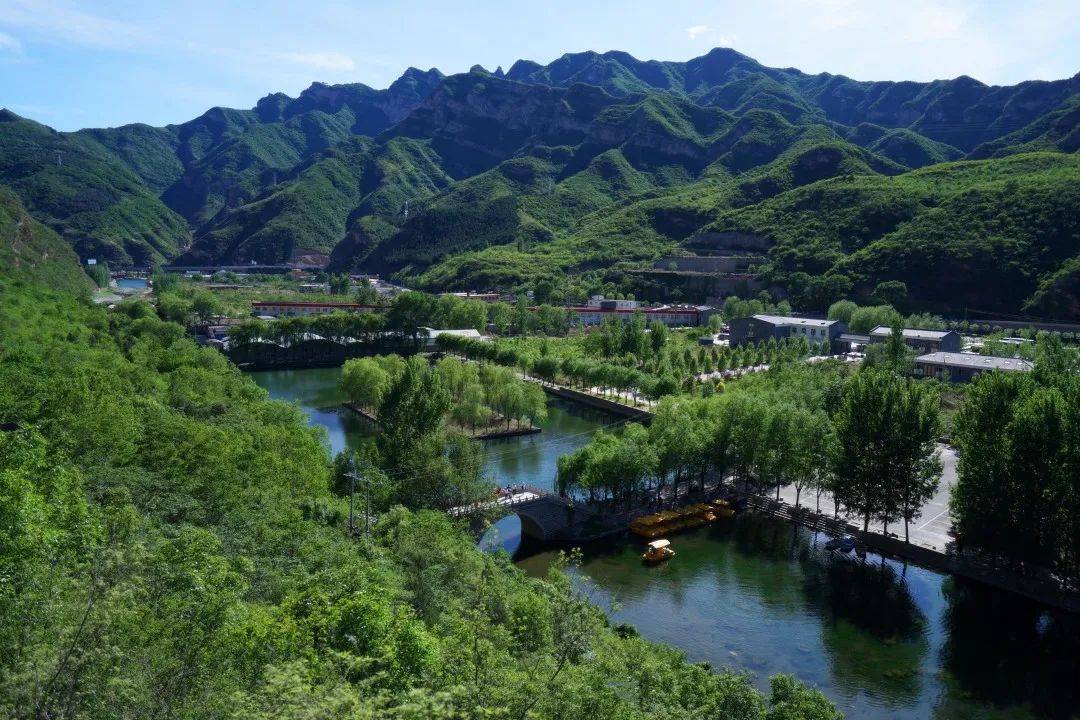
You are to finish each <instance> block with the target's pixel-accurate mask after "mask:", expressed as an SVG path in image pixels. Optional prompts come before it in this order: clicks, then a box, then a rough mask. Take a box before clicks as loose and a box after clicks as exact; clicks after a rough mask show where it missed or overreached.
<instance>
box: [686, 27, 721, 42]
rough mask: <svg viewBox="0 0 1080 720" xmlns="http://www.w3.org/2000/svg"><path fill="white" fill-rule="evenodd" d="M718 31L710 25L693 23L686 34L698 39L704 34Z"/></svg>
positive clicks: (692, 38)
mask: <svg viewBox="0 0 1080 720" xmlns="http://www.w3.org/2000/svg"><path fill="white" fill-rule="evenodd" d="M713 32H716V28H714V27H711V26H709V25H693V26H691V27H688V28H686V34H687V35H688V36H689V37H690V39H691V40H697V39H698V38H699V37H701V36H702V35H708V34H709V33H713Z"/></svg>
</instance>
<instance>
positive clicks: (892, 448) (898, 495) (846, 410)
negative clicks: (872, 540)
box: [833, 369, 941, 531]
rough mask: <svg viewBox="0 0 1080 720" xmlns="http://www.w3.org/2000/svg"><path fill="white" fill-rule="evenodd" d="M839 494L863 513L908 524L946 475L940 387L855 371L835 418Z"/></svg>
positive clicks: (866, 521)
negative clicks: (938, 447)
mask: <svg viewBox="0 0 1080 720" xmlns="http://www.w3.org/2000/svg"><path fill="white" fill-rule="evenodd" d="M833 423H834V426H835V429H836V443H835V451H836V454H835V456H834V467H833V470H834V472H835V475H836V486H835V489H834V494H835V495H836V497H837V498H838V500H839V501H840V502H841V503H843V505H844V506H845V507H847V508H848V509H849V510H851V511H852V512H855V513H856V514H858V515H859V516H861V517H862V518H863V531H866V530H867V528H868V526H869V524H870V520H871V519H880V520H881V521H882V523H883V524H884V526H885V529H886V530H887V529H888V523H889V522H891V521H895V520H897V519H900V518H904V520H905V525H906V522H907V521H909V520H910V519H911V518H912V517H914V516H915V514H917V512H918V509H919V508H920V507H921V506H922V503H923V501H925V499H926V497H927V496H928V493H929V494H931V495H932V494H933V491H934V489H936V487H937V479H938V477H939V476H940V472H941V470H940V463H939V461H938V459H937V456H936V452H935V449H934V440H935V438H936V437H937V431H938V426H939V416H938V400H937V396H936V393H935V391H934V389H933V386H930V385H927V384H922V383H918V382H915V381H911V380H907V379H904V378H900V377H898V376H896V375H893V374H892V373H888V372H885V371H882V370H877V369H866V370H863V371H860V372H858V373H856V374H855V376H854V377H852V378H851V380H850V381H849V382H848V385H847V387H846V388H845V389H844V393H843V398H842V400H841V403H840V406H839V407H838V408H837V410H836V413H835V415H834V418H833Z"/></svg>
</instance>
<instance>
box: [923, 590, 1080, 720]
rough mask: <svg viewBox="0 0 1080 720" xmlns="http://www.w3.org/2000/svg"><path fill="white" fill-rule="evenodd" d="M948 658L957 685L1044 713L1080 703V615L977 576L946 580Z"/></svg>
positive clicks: (944, 651) (1060, 713) (1068, 710)
mask: <svg viewBox="0 0 1080 720" xmlns="http://www.w3.org/2000/svg"><path fill="white" fill-rule="evenodd" d="M944 590H945V597H946V602H947V605H946V607H945V611H944V613H943V623H944V626H945V628H946V630H947V633H948V635H947V638H946V640H945V642H944V644H943V645H942V648H941V660H942V663H943V665H944V666H945V667H946V668H948V670H949V672H950V673H952V675H953V676H954V677H955V679H956V684H957V687H956V688H955V692H957V693H959V694H962V695H963V697H966V698H976V699H978V700H980V701H982V702H985V703H990V704H993V705H995V706H998V707H1001V706H1007V705H1011V704H1014V703H1016V702H1025V703H1027V704H1029V705H1030V706H1031V708H1032V709H1033V711H1034V712H1035V713H1036V714H1037V716H1039V717H1046V718H1062V719H1065V718H1071V717H1076V713H1077V711H1078V708H1080V688H1078V682H1080V621H1078V619H1077V618H1076V617H1075V616H1070V615H1066V614H1063V613H1062V614H1059V613H1053V612H1050V611H1048V610H1046V609H1044V608H1040V607H1039V606H1038V605H1036V604H1034V603H1032V602H1029V601H1027V600H1024V599H1023V598H1018V597H1015V596H1011V595H1006V594H1004V593H999V592H995V591H993V590H992V589H990V588H987V587H985V586H981V585H977V584H975V583H971V582H962V581H949V582H947V583H946V584H945V587H944Z"/></svg>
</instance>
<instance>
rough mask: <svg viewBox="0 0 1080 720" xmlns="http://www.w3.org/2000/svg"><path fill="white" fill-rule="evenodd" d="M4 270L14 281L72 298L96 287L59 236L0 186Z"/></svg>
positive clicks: (0, 265)
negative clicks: (41, 287) (51, 289)
mask: <svg viewBox="0 0 1080 720" xmlns="http://www.w3.org/2000/svg"><path fill="white" fill-rule="evenodd" d="M0 268H2V269H3V272H4V273H5V274H6V275H7V276H8V277H10V278H13V279H16V280H20V281H22V282H25V283H33V284H38V285H44V286H47V287H51V288H53V289H56V290H62V291H65V292H68V293H71V294H72V295H82V294H84V293H87V292H89V291H90V290H91V289H92V288H93V286H94V284H93V282H92V281H91V280H90V278H89V276H87V274H86V273H85V272H83V270H82V268H81V267H80V266H79V257H78V255H76V254H75V251H74V250H72V249H71V246H70V245H68V244H67V243H65V242H64V241H63V240H62V239H61V238H60V236H59V235H57V234H56V233H55V232H53V231H52V230H50V229H49V228H47V227H45V226H44V225H42V224H41V223H39V222H38V221H37V220H34V219H33V218H31V217H30V215H29V213H27V212H26V208H24V207H23V204H22V202H20V201H19V197H18V196H17V195H16V194H15V193H14V192H12V191H11V190H10V189H9V188H6V187H3V186H0Z"/></svg>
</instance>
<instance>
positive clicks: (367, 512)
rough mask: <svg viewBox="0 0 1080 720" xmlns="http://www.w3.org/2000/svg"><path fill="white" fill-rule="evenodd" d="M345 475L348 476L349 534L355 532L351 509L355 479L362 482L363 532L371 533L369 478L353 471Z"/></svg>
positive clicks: (354, 492)
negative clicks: (359, 475)
mask: <svg viewBox="0 0 1080 720" xmlns="http://www.w3.org/2000/svg"><path fill="white" fill-rule="evenodd" d="M346 477H348V478H349V535H355V534H356V519H355V518H356V515H355V513H354V511H353V508H354V504H353V496H354V495H355V494H356V481H357V480H360V481H362V482H363V483H364V534H365V535H370V534H371V478H370V477H367V476H366V475H365V476H364V477H358V474H357V473H355V472H351V473H349V474H348V475H347V476H346Z"/></svg>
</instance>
